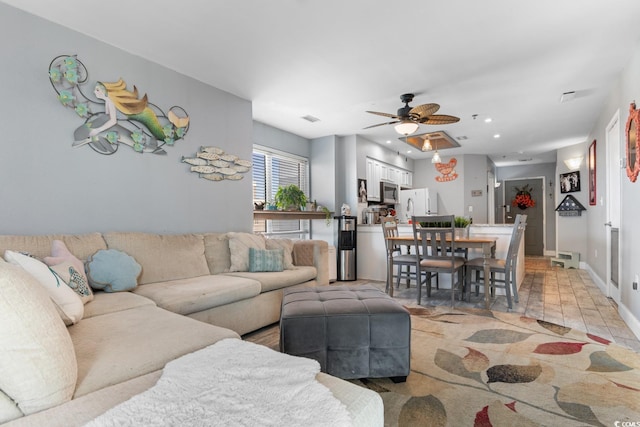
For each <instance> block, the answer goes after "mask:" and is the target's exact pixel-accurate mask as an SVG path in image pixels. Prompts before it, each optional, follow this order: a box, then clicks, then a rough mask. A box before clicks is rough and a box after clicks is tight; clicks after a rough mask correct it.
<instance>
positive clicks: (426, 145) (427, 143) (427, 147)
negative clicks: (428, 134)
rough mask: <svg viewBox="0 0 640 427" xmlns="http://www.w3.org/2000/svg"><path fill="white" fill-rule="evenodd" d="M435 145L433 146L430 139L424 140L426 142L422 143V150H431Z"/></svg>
mask: <svg viewBox="0 0 640 427" xmlns="http://www.w3.org/2000/svg"><path fill="white" fill-rule="evenodd" d="M431 150H433V147H432V146H431V142H430V141H429V140H428V139H425V140H424V144H422V151H431Z"/></svg>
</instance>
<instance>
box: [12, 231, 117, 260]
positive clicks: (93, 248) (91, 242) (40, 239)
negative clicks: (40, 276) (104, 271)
mask: <svg viewBox="0 0 640 427" xmlns="http://www.w3.org/2000/svg"><path fill="white" fill-rule="evenodd" d="M54 240H62V241H63V242H64V243H65V245H66V246H67V248H69V251H70V252H71V253H72V254H74V255H75V256H76V257H78V258H79V259H80V260H81V261H84V260H85V259H87V257H89V255H91V254H93V253H96V252H97V251H99V250H100V249H107V245H106V243H105V241H104V239H103V238H102V234H100V233H87V234H69V235H62V234H50V235H41V236H12V235H0V254H3V253H4V252H5V251H6V250H11V251H16V252H28V253H30V254H31V255H33V256H34V257H36V258H38V259H43V258H44V257H47V256H49V255H51V245H52V244H53V241H54Z"/></svg>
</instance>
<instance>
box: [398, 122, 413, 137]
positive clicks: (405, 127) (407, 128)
mask: <svg viewBox="0 0 640 427" xmlns="http://www.w3.org/2000/svg"><path fill="white" fill-rule="evenodd" d="M418 127H419V126H418V124H417V123H414V122H412V121H410V120H403V121H402V122H400V123H398V124H397V125H395V126H394V128H395V130H396V132H398V133H399V134H400V135H404V136H408V135H411V134H412V133H414V132H415V131H417V130H418Z"/></svg>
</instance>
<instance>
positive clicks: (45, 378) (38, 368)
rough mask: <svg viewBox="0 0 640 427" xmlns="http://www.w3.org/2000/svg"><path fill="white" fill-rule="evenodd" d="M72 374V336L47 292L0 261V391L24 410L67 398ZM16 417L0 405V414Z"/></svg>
mask: <svg viewBox="0 0 640 427" xmlns="http://www.w3.org/2000/svg"><path fill="white" fill-rule="evenodd" d="M65 286H66V285H65ZM71 292H73V291H71ZM77 375H78V365H77V361H76V356H75V351H74V349H73V343H72V342H71V337H70V336H69V332H68V331H67V328H65V326H64V324H63V323H62V321H61V320H60V316H59V315H58V313H57V312H56V308H55V305H54V304H53V303H52V302H51V299H50V298H49V295H48V294H47V292H46V291H45V290H44V289H42V287H41V286H40V285H39V284H38V281H37V280H36V279H35V278H34V277H33V276H32V275H30V274H29V273H27V272H26V271H25V270H24V269H22V268H20V267H17V266H15V265H11V264H9V263H5V262H0V392H2V393H4V394H6V395H7V396H8V397H9V398H10V399H11V400H12V401H13V402H14V405H17V407H18V409H20V411H22V413H24V414H26V415H28V414H32V413H34V412H38V411H42V410H44V409H47V408H50V407H52V406H56V405H60V404H62V403H64V402H67V401H69V400H71V397H72V396H73V392H74V390H75V386H76V381H77ZM15 417H16V411H15V408H14V409H12V410H9V408H7V407H6V406H5V405H0V419H5V420H6V419H7V418H15Z"/></svg>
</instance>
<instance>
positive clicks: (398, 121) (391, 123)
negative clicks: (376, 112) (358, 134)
mask: <svg viewBox="0 0 640 427" xmlns="http://www.w3.org/2000/svg"><path fill="white" fill-rule="evenodd" d="M395 123H400V120H394V121H393V122H387V123H378V124H377V125H371V126H367V127H366V128H363V129H371V128H375V127H378V126H384V125H393V124H395Z"/></svg>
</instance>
